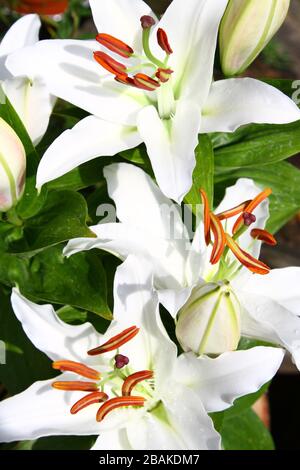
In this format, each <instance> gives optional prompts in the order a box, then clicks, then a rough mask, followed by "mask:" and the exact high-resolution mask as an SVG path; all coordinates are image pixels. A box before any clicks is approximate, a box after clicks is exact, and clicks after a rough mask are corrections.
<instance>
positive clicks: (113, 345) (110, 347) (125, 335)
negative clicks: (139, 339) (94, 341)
mask: <svg viewBox="0 0 300 470" xmlns="http://www.w3.org/2000/svg"><path fill="white" fill-rule="evenodd" d="M139 331H140V330H139V328H137V327H136V326H131V327H130V328H127V329H126V330H124V331H122V333H120V334H118V335H116V336H114V337H113V338H111V339H110V340H109V341H107V342H106V343H105V344H102V345H101V346H98V347H97V348H94V349H91V350H90V351H88V355H89V356H97V355H98V354H103V353H107V352H109V351H114V350H115V349H118V348H120V347H121V346H123V344H125V343H127V342H128V341H130V340H131V339H132V338H134V337H135V336H136V335H137V334H138V332H139Z"/></svg>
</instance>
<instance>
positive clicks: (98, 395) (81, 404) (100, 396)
mask: <svg viewBox="0 0 300 470" xmlns="http://www.w3.org/2000/svg"><path fill="white" fill-rule="evenodd" d="M107 399H108V395H107V394H106V393H104V392H93V393H89V394H88V395H86V396H85V397H83V398H81V399H80V400H78V401H77V402H76V403H75V404H74V405H73V406H72V408H71V410H70V412H71V414H72V415H75V414H76V413H78V411H81V410H83V409H84V408H86V407H87V406H90V405H93V404H95V403H100V402H101V401H106V400H107Z"/></svg>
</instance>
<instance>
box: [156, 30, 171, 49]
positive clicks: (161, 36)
mask: <svg viewBox="0 0 300 470" xmlns="http://www.w3.org/2000/svg"><path fill="white" fill-rule="evenodd" d="M157 41H158V44H159V45H160V47H161V48H162V50H163V51H165V52H166V53H167V54H168V55H170V54H173V50H172V48H171V46H170V43H169V39H168V36H167V33H166V32H165V31H164V30H163V29H162V28H158V30H157Z"/></svg>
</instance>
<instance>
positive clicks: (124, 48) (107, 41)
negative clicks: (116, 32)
mask: <svg viewBox="0 0 300 470" xmlns="http://www.w3.org/2000/svg"><path fill="white" fill-rule="evenodd" d="M96 41H98V42H99V43H100V44H101V45H102V46H104V47H106V48H107V49H109V50H110V51H112V52H115V53H116V54H119V55H120V56H122V57H125V58H126V59H127V58H128V57H130V56H131V55H132V54H133V53H134V50H133V49H132V48H131V47H130V46H128V44H126V43H125V42H123V41H121V40H120V39H117V38H115V37H114V36H111V35H110V34H104V33H101V34H97V36H96Z"/></svg>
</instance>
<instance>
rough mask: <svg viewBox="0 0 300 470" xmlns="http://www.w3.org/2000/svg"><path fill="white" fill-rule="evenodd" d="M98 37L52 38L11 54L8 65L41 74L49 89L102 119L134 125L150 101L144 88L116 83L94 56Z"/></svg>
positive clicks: (19, 72)
mask: <svg viewBox="0 0 300 470" xmlns="http://www.w3.org/2000/svg"><path fill="white" fill-rule="evenodd" d="M97 49H99V45H98V43H97V42H96V41H90V40H89V41H83V40H60V39H57V40H56V39H55V40H53V39H51V40H47V41H40V42H39V43H38V44H36V45H34V46H32V47H27V48H24V49H23V50H22V51H17V52H15V53H13V54H11V55H10V56H9V57H8V59H7V61H6V66H7V68H8V69H9V70H10V72H11V73H12V74H13V75H15V76H20V75H24V74H25V75H27V76H29V77H31V76H32V74H33V73H34V74H36V75H38V76H41V77H42V78H43V80H44V81H45V83H46V84H47V86H48V89H49V91H50V93H52V94H53V95H54V96H57V97H59V98H62V99H63V100H65V101H68V102H69V103H72V104H74V105H75V106H78V107H79V108H82V109H84V110H86V111H87V112H88V113H90V114H93V115H95V116H98V117H100V118H102V119H105V120H108V121H111V122H116V123H120V124H125V125H135V124H136V119H137V114H138V112H139V111H140V109H141V108H142V107H143V106H146V105H148V104H149V100H148V98H147V96H146V94H145V93H143V91H141V90H135V89H133V88H129V87H124V85H121V84H120V83H117V82H116V81H115V80H114V79H113V77H112V76H111V74H110V73H108V72H107V71H106V70H104V69H103V68H102V67H101V66H100V65H99V64H98V63H97V62H96V61H95V60H94V57H93V53H94V51H96V50H97Z"/></svg>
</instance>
